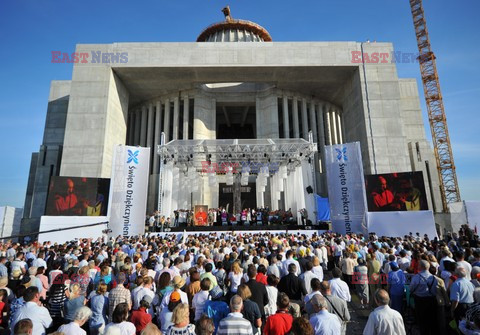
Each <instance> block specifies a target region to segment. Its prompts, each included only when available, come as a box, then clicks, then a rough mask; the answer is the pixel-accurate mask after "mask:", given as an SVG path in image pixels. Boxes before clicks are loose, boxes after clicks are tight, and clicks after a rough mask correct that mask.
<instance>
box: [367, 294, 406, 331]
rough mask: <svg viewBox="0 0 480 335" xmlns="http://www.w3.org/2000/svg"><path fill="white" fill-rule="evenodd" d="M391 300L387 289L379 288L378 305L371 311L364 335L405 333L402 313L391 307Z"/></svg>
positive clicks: (376, 296)
mask: <svg viewBox="0 0 480 335" xmlns="http://www.w3.org/2000/svg"><path fill="white" fill-rule="evenodd" d="M389 302H390V297H389V296H388V293H387V291H385V290H382V289H379V290H377V291H376V292H375V303H376V304H377V305H378V307H377V308H375V310H374V311H373V312H371V313H370V316H369V317H368V321H367V325H366V326H365V329H364V330H363V335H377V334H379V335H380V334H381V335H405V327H404V325H403V318H402V315H401V314H400V313H398V312H397V311H396V310H394V309H391V308H390V307H389V306H388V303H389Z"/></svg>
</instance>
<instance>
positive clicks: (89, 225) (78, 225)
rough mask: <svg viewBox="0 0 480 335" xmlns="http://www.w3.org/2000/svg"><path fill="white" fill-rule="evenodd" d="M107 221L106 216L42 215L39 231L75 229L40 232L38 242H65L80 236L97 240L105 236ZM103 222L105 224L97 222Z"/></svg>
mask: <svg viewBox="0 0 480 335" xmlns="http://www.w3.org/2000/svg"><path fill="white" fill-rule="evenodd" d="M107 221H108V218H107V217H106V216H42V217H41V218H40V228H39V231H48V230H54V229H65V228H75V229H69V230H59V231H54V232H51V233H43V234H39V235H38V242H40V243H43V242H45V241H50V242H52V244H53V243H65V242H68V241H72V240H77V239H79V238H91V239H93V240H94V241H95V240H97V239H98V238H100V237H103V232H102V231H103V230H105V229H107ZM101 222H105V224H97V223H101Z"/></svg>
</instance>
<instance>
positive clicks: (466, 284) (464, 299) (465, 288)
mask: <svg viewBox="0 0 480 335" xmlns="http://www.w3.org/2000/svg"><path fill="white" fill-rule="evenodd" d="M455 273H456V275H457V277H458V279H457V280H456V281H455V282H454V283H453V284H452V285H451V286H450V301H451V302H452V315H451V316H452V318H455V320H456V321H457V324H459V323H460V320H461V319H462V318H463V317H465V313H466V311H467V309H468V308H469V307H470V305H472V304H473V291H474V290H475V287H474V286H473V284H472V283H471V282H470V280H468V278H467V274H468V271H467V269H465V268H464V267H461V266H459V267H458V268H457V269H456V270H455Z"/></svg>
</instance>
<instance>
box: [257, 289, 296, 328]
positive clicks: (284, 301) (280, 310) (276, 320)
mask: <svg viewBox="0 0 480 335" xmlns="http://www.w3.org/2000/svg"><path fill="white" fill-rule="evenodd" d="M289 306H290V299H289V298H288V295H286V294H285V293H280V294H279V295H278V299H277V311H276V313H275V314H273V315H271V316H269V317H268V319H267V322H266V324H265V328H264V330H263V334H265V335H285V334H287V333H288V332H289V331H290V329H292V322H293V316H292V315H291V314H290V313H288V308H289Z"/></svg>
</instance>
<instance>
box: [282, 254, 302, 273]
mask: <svg viewBox="0 0 480 335" xmlns="http://www.w3.org/2000/svg"><path fill="white" fill-rule="evenodd" d="M286 257H287V259H286V260H284V261H283V273H284V274H288V265H289V264H291V263H293V264H295V266H296V268H297V270H296V272H295V274H296V275H297V276H300V273H301V270H300V264H299V263H298V261H297V260H295V259H293V251H292V250H288V251H287V254H286Z"/></svg>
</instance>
